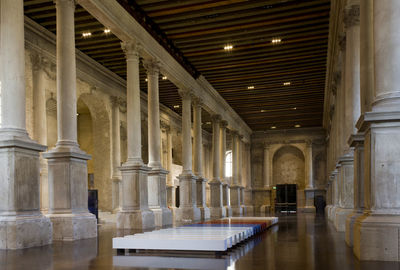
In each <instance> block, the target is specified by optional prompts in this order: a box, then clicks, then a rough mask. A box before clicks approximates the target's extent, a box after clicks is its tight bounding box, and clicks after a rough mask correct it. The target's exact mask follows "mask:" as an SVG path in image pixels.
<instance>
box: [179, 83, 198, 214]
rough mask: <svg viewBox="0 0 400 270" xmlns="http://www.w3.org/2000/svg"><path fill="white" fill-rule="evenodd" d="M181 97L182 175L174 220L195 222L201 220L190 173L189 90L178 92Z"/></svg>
mask: <svg viewBox="0 0 400 270" xmlns="http://www.w3.org/2000/svg"><path fill="white" fill-rule="evenodd" d="M179 94H180V95H181V97H182V159H183V160H182V161H183V162H182V163H183V166H182V173H181V174H180V175H179V187H180V189H179V195H180V197H179V201H180V202H179V210H178V211H177V217H176V220H178V221H183V222H195V221H198V220H200V219H201V212H200V209H199V208H198V207H197V198H196V195H197V187H196V177H195V175H194V174H193V173H192V136H191V126H192V125H191V111H192V109H191V105H192V93H191V91H189V90H180V91H179Z"/></svg>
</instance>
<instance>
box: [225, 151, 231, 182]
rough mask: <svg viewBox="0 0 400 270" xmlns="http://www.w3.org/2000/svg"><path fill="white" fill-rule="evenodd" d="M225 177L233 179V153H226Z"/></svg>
mask: <svg viewBox="0 0 400 270" xmlns="http://www.w3.org/2000/svg"><path fill="white" fill-rule="evenodd" d="M225 177H232V151H227V152H226V153H225Z"/></svg>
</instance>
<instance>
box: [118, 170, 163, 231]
mask: <svg viewBox="0 0 400 270" xmlns="http://www.w3.org/2000/svg"><path fill="white" fill-rule="evenodd" d="M120 170H121V173H122V207H121V211H119V212H118V213H117V228H118V229H126V230H130V229H152V228H154V227H155V221H154V213H153V212H152V211H150V209H149V207H148V191H147V174H148V172H149V171H150V168H149V167H147V166H145V165H143V164H130V163H129V162H127V163H125V164H124V165H123V166H122V167H120Z"/></svg>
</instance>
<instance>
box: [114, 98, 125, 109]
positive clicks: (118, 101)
mask: <svg viewBox="0 0 400 270" xmlns="http://www.w3.org/2000/svg"><path fill="white" fill-rule="evenodd" d="M110 103H111V105H112V106H113V107H114V106H119V107H124V106H125V107H126V102H125V100H124V99H123V98H122V97H117V96H110Z"/></svg>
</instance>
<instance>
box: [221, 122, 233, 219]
mask: <svg viewBox="0 0 400 270" xmlns="http://www.w3.org/2000/svg"><path fill="white" fill-rule="evenodd" d="M227 126H228V122H227V121H225V120H222V121H221V123H220V130H221V135H220V138H221V142H220V148H221V150H220V164H221V171H220V178H221V182H222V205H223V207H224V208H225V212H226V216H227V217H231V216H232V208H231V199H230V183H229V181H228V179H227V178H226V127H227Z"/></svg>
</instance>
